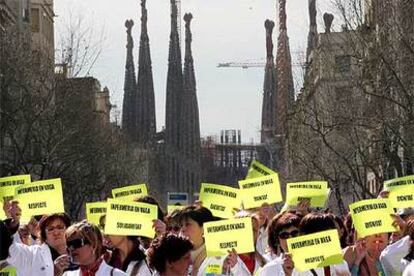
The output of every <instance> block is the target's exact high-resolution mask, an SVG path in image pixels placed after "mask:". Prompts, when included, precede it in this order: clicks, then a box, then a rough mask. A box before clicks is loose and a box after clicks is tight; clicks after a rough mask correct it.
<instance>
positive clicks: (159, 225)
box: [152, 219, 167, 236]
mask: <svg viewBox="0 0 414 276" xmlns="http://www.w3.org/2000/svg"><path fill="white" fill-rule="evenodd" d="M152 228H154V229H155V233H156V234H157V236H161V235H162V234H164V233H165V232H167V225H166V224H165V223H164V222H163V221H162V220H160V219H154V220H153V221H152Z"/></svg>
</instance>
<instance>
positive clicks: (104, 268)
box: [63, 261, 127, 276]
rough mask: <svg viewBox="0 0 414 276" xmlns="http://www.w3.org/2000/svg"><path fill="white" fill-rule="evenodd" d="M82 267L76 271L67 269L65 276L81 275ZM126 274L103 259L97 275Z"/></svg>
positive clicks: (114, 275) (115, 275) (120, 275)
mask: <svg viewBox="0 0 414 276" xmlns="http://www.w3.org/2000/svg"><path fill="white" fill-rule="evenodd" d="M112 270H113V273H112V274H111V272H112ZM81 275H82V274H81V271H80V269H78V270H74V271H66V272H65V273H63V276H81ZM112 275H113V276H126V275H127V274H126V273H125V272H123V271H121V270H119V269H116V268H115V269H114V268H113V267H112V266H110V265H108V264H107V263H105V261H103V262H102V263H101V265H100V266H99V269H98V271H96V273H95V276H112Z"/></svg>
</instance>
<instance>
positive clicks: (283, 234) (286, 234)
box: [279, 230, 299, 240]
mask: <svg viewBox="0 0 414 276" xmlns="http://www.w3.org/2000/svg"><path fill="white" fill-rule="evenodd" d="M298 235H299V231H298V230H293V231H291V232H287V231H284V232H280V233H279V238H281V239H283V240H286V239H288V238H294V237H297V236H298Z"/></svg>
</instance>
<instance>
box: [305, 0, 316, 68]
mask: <svg viewBox="0 0 414 276" xmlns="http://www.w3.org/2000/svg"><path fill="white" fill-rule="evenodd" d="M308 1H309V2H308V4H309V5H308V8H309V33H308V46H307V48H306V62H310V60H309V55H310V54H311V52H312V51H313V49H315V48H316V43H317V39H318V26H317V24H316V0H308Z"/></svg>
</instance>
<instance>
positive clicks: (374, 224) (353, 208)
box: [349, 198, 397, 238]
mask: <svg viewBox="0 0 414 276" xmlns="http://www.w3.org/2000/svg"><path fill="white" fill-rule="evenodd" d="M349 210H350V212H351V217H352V222H353V223H354V226H355V229H356V231H357V233H358V237H359V238H363V237H366V236H369V235H374V234H380V233H389V232H394V231H396V230H397V229H396V228H395V227H394V226H392V223H393V219H392V217H391V214H393V213H394V211H393V209H392V207H391V204H390V202H389V201H388V200H387V199H382V198H379V199H366V200H362V201H358V202H355V203H352V204H351V205H349Z"/></svg>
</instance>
